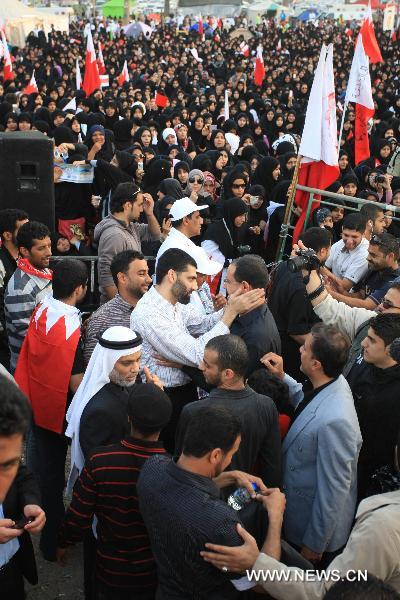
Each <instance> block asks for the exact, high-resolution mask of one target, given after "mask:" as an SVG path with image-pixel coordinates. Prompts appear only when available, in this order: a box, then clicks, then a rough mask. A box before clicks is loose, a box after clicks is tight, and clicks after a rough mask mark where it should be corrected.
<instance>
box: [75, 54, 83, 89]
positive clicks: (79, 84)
mask: <svg viewBox="0 0 400 600" xmlns="http://www.w3.org/2000/svg"><path fill="white" fill-rule="evenodd" d="M75 77H76V89H77V90H80V89H81V87H82V75H81V69H80V66H79V58H77V59H76V73H75Z"/></svg>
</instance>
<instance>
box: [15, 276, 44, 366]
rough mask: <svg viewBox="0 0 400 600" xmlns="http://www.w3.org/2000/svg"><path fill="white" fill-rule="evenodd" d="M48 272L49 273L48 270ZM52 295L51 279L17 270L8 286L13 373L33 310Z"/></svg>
mask: <svg viewBox="0 0 400 600" xmlns="http://www.w3.org/2000/svg"><path fill="white" fill-rule="evenodd" d="M46 272H48V271H47V270H46ZM51 293H52V285H51V281H50V280H49V279H44V278H42V277H36V276H35V275H29V274H28V273H25V272H24V271H21V269H17V270H16V271H15V273H14V274H13V276H12V277H11V279H10V281H9V282H8V285H7V290H6V293H5V296H4V313H5V318H6V330H7V335H8V344H9V346H10V353H11V360H10V366H11V370H12V372H13V371H15V368H16V366H17V360H18V356H19V352H20V350H21V346H22V343H23V341H24V339H25V335H26V332H27V331H28V326H29V321H30V318H31V316H32V313H33V310H34V308H35V306H36V304H38V303H39V302H40V301H41V300H43V298H44V297H45V296H48V295H49V294H51Z"/></svg>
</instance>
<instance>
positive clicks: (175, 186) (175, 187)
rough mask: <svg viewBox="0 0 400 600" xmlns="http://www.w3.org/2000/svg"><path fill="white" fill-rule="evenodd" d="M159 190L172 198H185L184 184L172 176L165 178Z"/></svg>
mask: <svg viewBox="0 0 400 600" xmlns="http://www.w3.org/2000/svg"><path fill="white" fill-rule="evenodd" d="M158 189H159V191H160V192H162V193H163V194H165V196H168V197H169V198H170V199H173V200H179V199H180V198H183V197H184V196H185V194H184V193H183V190H182V186H181V184H180V183H179V181H177V180H176V179H172V177H167V179H164V180H163V181H162V182H161V183H160V186H159V188H158Z"/></svg>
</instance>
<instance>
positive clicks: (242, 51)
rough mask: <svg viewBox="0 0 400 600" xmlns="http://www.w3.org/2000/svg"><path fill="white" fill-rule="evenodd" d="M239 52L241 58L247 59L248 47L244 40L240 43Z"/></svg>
mask: <svg viewBox="0 0 400 600" xmlns="http://www.w3.org/2000/svg"><path fill="white" fill-rule="evenodd" d="M239 50H240V54H243V56H244V57H245V58H248V57H249V56H250V48H249V45H248V44H246V42H245V41H244V40H243V42H241V43H240V46H239Z"/></svg>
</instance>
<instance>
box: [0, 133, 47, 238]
mask: <svg viewBox="0 0 400 600" xmlns="http://www.w3.org/2000/svg"><path fill="white" fill-rule="evenodd" d="M53 151H54V144H53V140H50V139H49V138H48V137H47V136H45V135H44V134H43V133H41V132H40V131H26V132H23V131H15V132H13V133H0V209H3V208H19V209H22V210H25V211H26V212H27V213H28V215H29V218H30V220H31V221H40V222H41V223H44V224H45V225H47V227H48V228H49V229H50V231H54V179H53V164H54V154H53Z"/></svg>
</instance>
